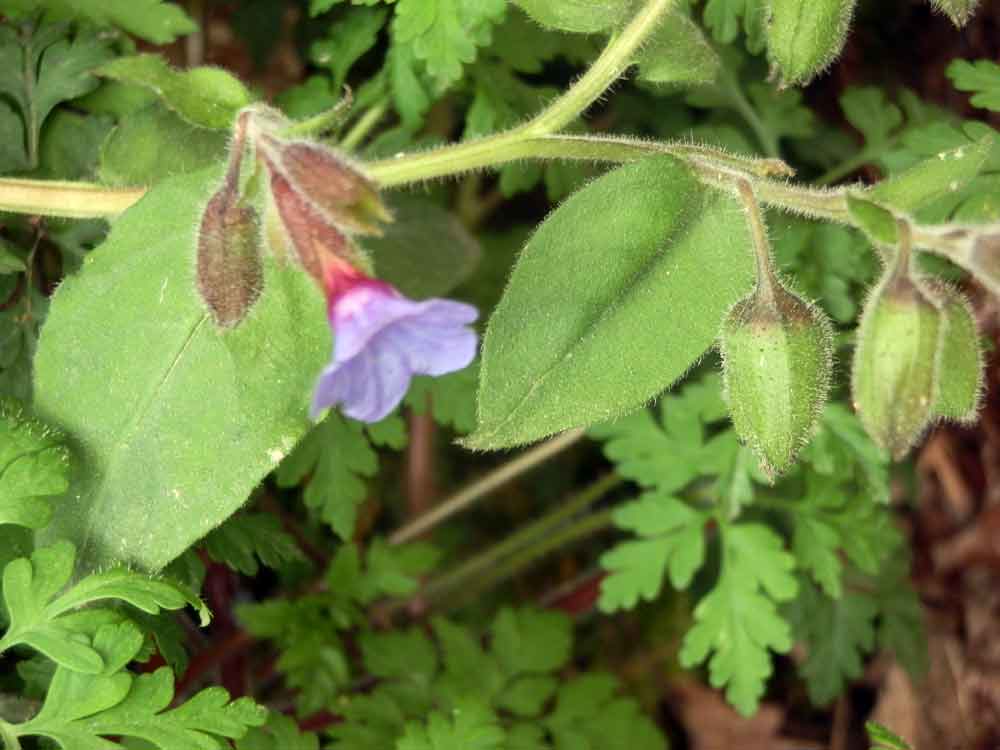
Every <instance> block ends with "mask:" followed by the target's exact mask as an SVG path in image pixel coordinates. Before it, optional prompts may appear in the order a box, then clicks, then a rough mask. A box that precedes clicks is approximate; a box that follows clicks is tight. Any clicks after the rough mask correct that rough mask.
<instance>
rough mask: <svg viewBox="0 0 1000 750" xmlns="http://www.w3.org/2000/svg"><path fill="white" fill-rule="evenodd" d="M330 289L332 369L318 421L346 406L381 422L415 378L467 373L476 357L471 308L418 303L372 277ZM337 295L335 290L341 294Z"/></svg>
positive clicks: (320, 387)
mask: <svg viewBox="0 0 1000 750" xmlns="http://www.w3.org/2000/svg"><path fill="white" fill-rule="evenodd" d="M346 281H347V283H344V282H345V279H344V278H343V277H341V278H340V279H339V280H338V282H339V283H337V284H335V285H328V289H331V292H332V293H331V295H330V328H331V329H332V330H333V333H334V342H333V343H334V350H333V361H332V362H331V363H330V364H329V365H328V366H327V367H326V368H325V369H324V370H323V372H322V373H321V374H320V376H319V380H318V381H317V383H316V391H315V393H314V394H313V403H312V410H311V414H312V416H313V418H314V419H315V418H316V417H317V416H318V414H319V413H320V412H321V411H322V410H323V409H325V408H327V407H330V406H337V405H339V406H340V410H341V411H342V412H343V413H344V414H345V415H346V416H348V417H352V418H354V419H358V420H360V421H362V422H378V421H379V420H380V419H383V418H385V417H386V416H387V415H388V414H389V412H391V411H392V410H393V409H395V408H396V406H397V405H398V404H399V402H400V401H402V400H403V396H405V395H406V391H407V389H408V388H409V385H410V378H411V377H412V376H414V375H444V374H445V373H449V372H454V371H455V370H461V369H462V368H464V367H466V366H467V365H468V364H469V363H470V362H472V360H473V359H474V358H475V356H476V346H477V337H476V333H475V331H473V330H472V329H471V328H469V327H468V326H469V324H470V323H472V322H473V321H475V319H476V318H477V317H478V315H479V313H478V311H477V310H476V308H475V307H473V306H472V305H466V304H464V303H462V302H454V301H452V300H446V299H429V300H425V301H423V302H414V301H413V300H411V299H407V298H406V297H404V296H403V295H402V294H400V293H399V292H398V291H397V290H396V289H395V287H393V286H392V285H390V284H387V283H385V282H383V281H377V280H375V279H371V278H368V277H366V276H360V275H358V276H353V275H352V277H351V278H349V279H347V280H346ZM334 287H336V288H335V290H334Z"/></svg>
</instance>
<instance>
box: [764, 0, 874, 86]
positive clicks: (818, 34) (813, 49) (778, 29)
mask: <svg viewBox="0 0 1000 750" xmlns="http://www.w3.org/2000/svg"><path fill="white" fill-rule="evenodd" d="M855 2H856V0H770V3H769V5H770V15H769V17H768V24H767V54H768V58H769V59H770V60H771V64H772V65H773V67H774V68H775V69H776V70H777V72H778V74H779V75H780V76H781V80H782V82H783V83H785V84H789V85H801V84H805V83H808V82H809V81H810V80H811V79H812V78H813V76H815V75H816V74H817V73H819V72H821V71H822V70H823V69H825V68H826V67H827V66H828V65H830V63H832V62H833V61H834V60H835V59H836V58H837V56H838V55H839V54H840V50H841V49H842V48H843V46H844V40H845V39H846V38H847V30H848V28H849V27H850V24H851V14H852V13H853V12H854V4H855Z"/></svg>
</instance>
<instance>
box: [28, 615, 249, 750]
mask: <svg viewBox="0 0 1000 750" xmlns="http://www.w3.org/2000/svg"><path fill="white" fill-rule="evenodd" d="M123 627H124V626H115V625H108V626H105V627H103V628H101V629H100V630H98V632H97V634H96V635H95V637H94V646H95V648H96V649H97V650H98V651H100V653H101V657H103V660H104V662H105V663H106V664H108V668H106V669H105V670H104V671H103V672H101V673H99V674H83V673H80V672H72V671H70V670H68V669H66V668H65V667H60V668H59V669H57V670H56V673H55V676H54V677H53V678H52V685H51V686H50V688H49V692H48V695H46V698H45V703H44V704H43V705H42V708H41V710H40V711H39V712H38V714H36V715H35V716H34V717H33V718H32V719H31V720H30V721H27V722H25V723H24V724H17V725H14V727H13V728H14V731H15V732H16V734H17V736H22V737H23V736H30V735H37V736H42V737H47V738H49V739H51V740H54V741H55V742H56V743H57V744H58V745H59V746H60V747H62V748H64V750H111V749H112V748H116V747H118V745H117V744H114V743H111V742H110V741H109V740H107V739H102V738H107V737H117V736H126V737H135V738H140V739H143V740H146V741H147V742H150V743H152V744H153V746H154V747H156V748H159V749H160V750H191V748H199V750H215V749H216V748H219V747H220V744H219V741H218V740H217V739H215V738H216V737H228V738H239V737H242V736H243V735H244V733H245V732H246V730H247V728H248V727H251V726H260V725H261V724H263V723H264V722H265V721H266V719H267V711H266V710H265V709H264V708H262V707H260V706H258V705H257V704H255V703H254V702H253V701H252V700H251V699H249V698H240V699H238V700H235V701H233V702H230V700H229V694H228V693H227V692H226V691H225V690H223V689H222V688H218V687H212V688H207V689H205V690H202V691H201V692H200V693H197V694H196V695H194V696H193V697H192V698H190V699H189V700H188V701H186V702H185V703H182V704H181V705H179V706H177V707H175V708H169V706H170V703H171V701H172V700H173V697H174V678H173V675H172V674H171V672H170V670H169V669H168V668H166V667H161V668H160V669H158V670H156V671H155V672H152V673H148V674H143V675H139V676H134V675H132V674H131V673H129V672H125V671H117V670H120V669H121V668H122V667H123V666H124V664H125V663H126V662H127V661H129V660H131V659H132V658H133V657H134V656H135V655H136V653H137V651H138V649H139V647H140V646H141V645H142V637H141V634H138V635H139V638H138V640H137V641H136V640H132V641H131V642H130V643H129V644H128V645H123V644H124V643H125V640H124V639H123V637H122V628H123ZM133 627H134V626H133Z"/></svg>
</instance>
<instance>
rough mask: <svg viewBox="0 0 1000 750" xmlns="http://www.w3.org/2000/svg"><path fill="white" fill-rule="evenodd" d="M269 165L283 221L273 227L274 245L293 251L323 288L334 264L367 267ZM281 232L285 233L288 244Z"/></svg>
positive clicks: (347, 241)
mask: <svg viewBox="0 0 1000 750" xmlns="http://www.w3.org/2000/svg"><path fill="white" fill-rule="evenodd" d="M265 163H266V164H267V165H268V171H269V173H270V185H271V199H272V200H273V201H274V208H275V213H276V215H277V219H278V220H279V222H280V225H279V224H277V223H271V224H270V225H269V228H268V235H269V238H270V241H271V242H272V245H274V244H278V245H279V246H280V247H285V248H288V249H290V250H291V251H292V256H293V257H294V258H295V259H296V260H297V261H298V262H299V264H301V265H302V267H303V268H304V269H305V270H306V272H307V273H308V274H309V275H310V276H312V277H313V278H314V279H315V280H316V281H317V282H318V283H319V284H320V285H322V284H323V283H324V278H325V275H326V274H325V269H326V268H328V267H329V266H331V265H338V264H343V263H349V264H350V265H352V266H355V267H357V268H361V269H365V268H367V267H368V265H369V264H368V262H367V259H366V258H365V257H364V255H363V254H362V253H361V251H360V250H359V249H358V248H357V246H356V245H355V244H354V243H353V242H352V241H351V240H350V239H349V238H348V237H347V235H345V234H344V233H343V232H341V231H340V230H339V229H338V228H337V227H335V226H334V225H333V224H331V223H330V222H329V221H327V219H326V217H325V216H323V215H322V214H320V213H319V212H318V211H317V210H316V209H315V208H313V207H312V205H311V204H310V203H309V202H307V201H306V200H305V199H304V198H303V197H302V195H301V194H300V193H299V192H298V191H296V190H295V189H294V188H293V187H292V185H291V184H290V183H289V181H288V180H287V179H285V177H284V176H283V175H282V174H281V172H280V171H278V170H277V169H273V168H271V167H272V165H271V163H270V162H269V161H268V160H266V159H265ZM280 229H283V230H284V234H285V237H287V242H286V241H284V240H283V238H282V237H281V233H280ZM270 235H275V236H274V237H273V238H272V237H270Z"/></svg>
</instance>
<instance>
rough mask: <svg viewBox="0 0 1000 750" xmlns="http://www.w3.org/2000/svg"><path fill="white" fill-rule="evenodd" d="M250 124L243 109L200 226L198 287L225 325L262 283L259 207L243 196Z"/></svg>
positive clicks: (241, 314)
mask: <svg viewBox="0 0 1000 750" xmlns="http://www.w3.org/2000/svg"><path fill="white" fill-rule="evenodd" d="M246 125H247V116H246V114H245V113H243V114H241V115H240V116H239V117H238V118H237V121H236V130H235V136H234V138H233V144H232V146H231V148H230V153H229V167H228V169H227V171H226V176H225V177H224V178H223V181H222V186H221V187H220V188H219V189H218V190H217V191H216V192H215V193H214V194H213V195H212V197H211V198H210V199H209V201H208V205H206V206H205V210H204V212H203V213H202V216H201V225H200V226H199V229H198V268H197V286H198V292H199V293H200V294H201V298H202V299H203V300H204V301H205V305H206V306H207V307H208V310H209V313H211V315H212V319H213V320H214V321H215V323H216V325H218V326H221V327H223V328H232V327H234V326H236V325H238V324H239V323H240V321H242V320H243V318H245V317H246V315H247V312H249V310H250V308H251V307H253V304H254V302H256V301H257V298H258V297H259V296H260V292H261V288H262V286H263V269H262V266H261V260H260V245H259V235H260V233H259V227H258V220H257V212H256V211H255V210H254V209H253V207H251V206H249V205H247V204H245V203H243V202H242V200H241V197H240V163H241V162H242V159H243V146H244V142H245V139H246Z"/></svg>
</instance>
